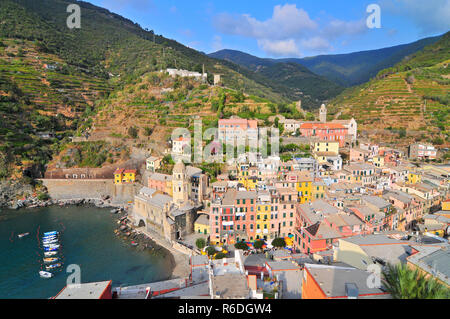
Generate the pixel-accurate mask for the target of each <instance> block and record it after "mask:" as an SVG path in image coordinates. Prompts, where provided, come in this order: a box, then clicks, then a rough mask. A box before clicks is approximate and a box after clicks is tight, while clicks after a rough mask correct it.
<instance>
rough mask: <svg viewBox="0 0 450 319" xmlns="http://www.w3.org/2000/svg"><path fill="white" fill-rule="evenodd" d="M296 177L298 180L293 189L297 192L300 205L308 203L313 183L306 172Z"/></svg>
mask: <svg viewBox="0 0 450 319" xmlns="http://www.w3.org/2000/svg"><path fill="white" fill-rule="evenodd" d="M297 176H298V179H297V183H296V184H295V186H296V187H295V188H296V190H297V192H298V197H299V201H300V204H304V203H310V202H311V195H312V183H313V179H312V176H311V174H310V173H308V172H300V174H298V175H297Z"/></svg>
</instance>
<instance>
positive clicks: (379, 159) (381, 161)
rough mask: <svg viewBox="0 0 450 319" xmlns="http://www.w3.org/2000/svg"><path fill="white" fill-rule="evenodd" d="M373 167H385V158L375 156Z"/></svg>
mask: <svg viewBox="0 0 450 319" xmlns="http://www.w3.org/2000/svg"><path fill="white" fill-rule="evenodd" d="M373 165H375V166H376V167H384V156H375V157H374V158H373Z"/></svg>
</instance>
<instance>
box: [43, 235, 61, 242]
mask: <svg viewBox="0 0 450 319" xmlns="http://www.w3.org/2000/svg"><path fill="white" fill-rule="evenodd" d="M42 240H43V241H48V240H58V237H56V236H55V237H43V238H42Z"/></svg>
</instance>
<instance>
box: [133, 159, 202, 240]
mask: <svg viewBox="0 0 450 319" xmlns="http://www.w3.org/2000/svg"><path fill="white" fill-rule="evenodd" d="M193 170H198V169H196V168H194V167H190V166H189V167H186V166H185V165H184V163H183V162H182V161H179V162H178V163H176V164H175V166H174V168H173V172H172V196H170V195H168V194H165V193H163V192H162V191H160V190H156V189H151V188H148V187H143V188H142V189H141V190H140V191H139V193H138V194H137V195H136V196H135V198H134V206H133V212H132V216H131V217H132V218H133V220H134V222H135V225H136V226H139V227H145V228H146V229H147V230H148V231H150V232H157V233H159V234H160V235H163V236H164V237H165V238H166V239H167V240H168V241H177V240H180V239H183V237H184V236H186V235H189V234H192V233H193V232H194V222H195V220H196V219H197V212H198V211H199V210H200V209H201V208H202V207H203V204H202V203H201V201H199V200H198V199H199V194H198V193H199V191H198V189H201V191H200V192H202V191H203V186H202V187H199V188H198V189H197V190H195V188H194V187H193V186H192V185H193V181H192V171H193ZM189 171H191V172H189ZM200 172H201V171H200ZM197 173H198V172H197ZM193 175H194V176H195V175H196V174H193ZM201 175H203V174H201ZM200 178H201V177H200ZM203 182H204V180H203V179H202V181H201V183H203ZM194 185H195V183H194ZM201 197H203V195H202V194H200V198H201Z"/></svg>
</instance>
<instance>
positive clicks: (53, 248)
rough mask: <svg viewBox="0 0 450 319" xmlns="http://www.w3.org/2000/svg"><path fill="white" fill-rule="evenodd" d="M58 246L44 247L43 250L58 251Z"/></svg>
mask: <svg viewBox="0 0 450 319" xmlns="http://www.w3.org/2000/svg"><path fill="white" fill-rule="evenodd" d="M58 249H59V248H55V247H44V251H58Z"/></svg>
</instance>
